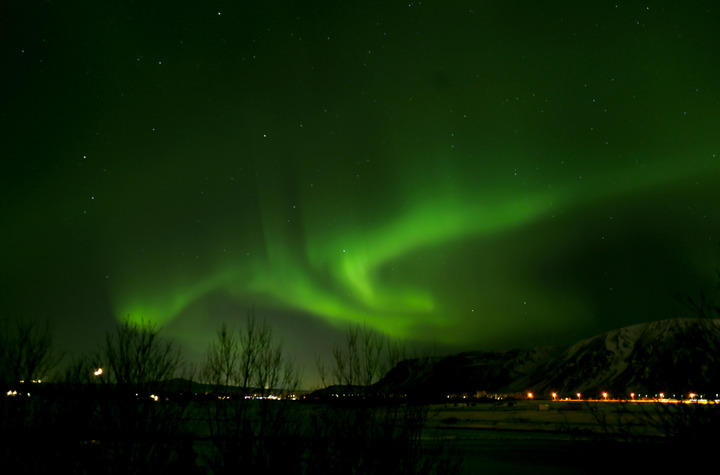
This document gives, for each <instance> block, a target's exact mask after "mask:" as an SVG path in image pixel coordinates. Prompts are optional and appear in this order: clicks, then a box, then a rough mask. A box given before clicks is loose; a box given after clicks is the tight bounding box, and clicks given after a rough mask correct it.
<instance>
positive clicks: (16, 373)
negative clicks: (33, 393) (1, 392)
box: [0, 319, 61, 388]
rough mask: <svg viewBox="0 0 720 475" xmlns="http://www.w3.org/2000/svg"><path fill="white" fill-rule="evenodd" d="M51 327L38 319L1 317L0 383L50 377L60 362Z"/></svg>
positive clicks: (5, 383)
mask: <svg viewBox="0 0 720 475" xmlns="http://www.w3.org/2000/svg"><path fill="white" fill-rule="evenodd" d="M60 359H61V357H60V355H59V354H58V352H57V351H56V350H55V348H54V346H53V338H52V333H51V331H50V326H49V325H48V324H47V323H45V324H42V323H40V322H39V321H37V320H35V319H11V320H0V383H2V384H3V387H4V388H5V387H6V386H7V385H8V384H17V383H19V382H20V381H27V382H30V381H33V380H35V381H37V380H42V379H43V378H46V377H47V376H48V375H49V373H50V371H51V370H52V369H53V368H55V367H56V366H57V365H58V364H59V363H60Z"/></svg>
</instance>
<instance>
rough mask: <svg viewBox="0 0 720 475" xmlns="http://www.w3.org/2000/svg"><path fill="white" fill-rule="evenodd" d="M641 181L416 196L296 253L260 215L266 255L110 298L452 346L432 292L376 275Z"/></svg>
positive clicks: (168, 312)
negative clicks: (232, 305)
mask: <svg viewBox="0 0 720 475" xmlns="http://www.w3.org/2000/svg"><path fill="white" fill-rule="evenodd" d="M670 172H672V174H671V173H670ZM694 173H697V171H696V170H684V174H685V175H686V176H693V174H694ZM681 179H682V177H678V174H677V173H676V172H675V171H674V170H669V171H668V172H664V173H660V174H658V175H657V176H655V177H648V176H644V177H643V180H642V186H643V187H654V186H660V185H666V184H668V183H672V182H675V181H677V180H681ZM639 182H640V180H638V177H637V176H632V175H630V174H627V175H625V176H624V177H623V178H621V179H616V180H615V181H614V182H613V186H612V187H605V186H603V185H604V184H605V182H604V181H603V180H601V179H596V180H595V182H591V181H590V180H586V181H585V182H584V183H580V184H575V183H572V184H569V185H568V186H566V187H565V189H564V190H562V192H561V191H559V190H541V191H535V192H534V193H525V194H524V195H522V196H516V194H515V193H513V192H512V191H508V190H501V191H496V192H494V193H488V194H487V195H488V196H484V195H483V193H482V192H480V191H476V190H462V191H463V192H464V193H458V192H455V193H447V192H441V191H436V192H435V193H429V194H431V195H432V194H434V195H435V197H434V199H428V198H424V199H423V198H422V197H419V196H418V197H416V198H415V199H414V201H413V200H411V202H412V203H414V205H413V206H411V207H410V208H409V209H408V210H407V212H405V213H404V214H401V215H399V216H395V217H394V218H393V219H390V220H389V221H388V222H387V224H386V225H384V226H378V227H375V228H367V229H364V228H362V227H360V226H351V225H349V226H348V228H347V229H344V230H343V229H341V230H340V231H335V232H334V233H327V232H325V233H324V232H323V230H322V229H313V228H312V227H306V228H305V231H304V235H303V236H302V241H301V242H305V247H304V248H302V249H299V248H298V246H297V245H296V244H294V243H293V239H295V236H293V235H292V234H288V233H287V232H286V230H284V229H283V228H282V226H280V225H274V224H273V223H274V222H273V219H272V217H271V216H268V217H267V219H266V226H265V243H266V246H265V247H266V254H265V255H264V256H261V255H260V254H261V253H259V252H257V250H255V251H253V255H254V257H252V258H249V259H245V260H243V261H242V262H238V261H237V260H230V261H227V260H220V259H219V260H218V261H217V263H216V265H215V266H214V267H212V268H211V270H210V271H209V272H207V273H206V275H204V276H202V275H200V276H198V275H197V274H195V275H193V276H192V277H190V276H188V277H186V278H185V279H182V278H177V276H175V277H171V276H170V275H167V274H164V273H160V274H158V275H157V276H156V277H155V278H156V282H155V284H154V285H153V286H152V287H138V286H137V285H136V282H135V281H134V280H133V281H128V282H127V283H126V287H125V288H124V291H122V292H121V293H119V294H118V295H117V297H118V298H117V301H116V306H117V317H118V318H124V317H125V316H130V318H132V319H147V320H150V321H153V322H155V323H159V324H165V323H167V322H169V321H171V320H172V319H174V318H175V317H177V315H179V314H180V313H181V312H182V311H183V310H184V309H186V308H187V307H188V306H189V305H191V304H192V303H193V302H195V301H197V300H199V299H202V298H203V297H204V296H207V295H208V294H210V293H211V292H213V291H224V292H227V293H229V294H231V295H236V296H238V298H240V297H244V298H248V297H249V298H250V299H252V300H253V301H257V302H260V303H263V304H265V305H270V306H276V307H278V308H286V309H295V310H301V311H304V312H307V313H309V314H312V315H315V316H317V317H318V318H321V319H324V320H326V321H327V322H329V323H332V324H342V323H366V324H368V325H370V326H371V327H372V328H375V329H377V330H379V331H382V332H384V333H386V334H388V335H391V336H394V337H403V336H406V335H407V334H409V333H410V332H411V328H412V327H413V326H415V325H417V324H422V325H426V326H427V325H429V326H430V327H433V328H436V329H438V330H440V333H439V334H438V335H439V338H440V339H441V340H443V341H447V342H449V343H455V342H457V340H458V338H461V337H459V336H454V337H453V336H451V335H448V334H445V333H443V331H442V330H441V329H442V328H445V327H449V326H452V324H451V322H452V320H453V318H448V315H447V314H444V313H442V312H447V311H448V309H451V308H453V306H452V304H450V305H449V304H448V302H441V301H439V300H438V299H439V298H440V297H441V296H440V295H438V294H437V292H436V291H435V289H433V288H432V287H427V286H421V285H419V284H416V283H414V282H416V278H415V277H416V276H413V275H412V273H411V274H410V275H405V277H404V279H403V282H402V284H398V282H397V281H393V282H390V281H387V280H383V277H382V272H381V271H382V270H383V269H387V268H388V267H391V266H393V264H394V263H396V262H398V261H401V260H402V259H404V258H405V257H406V256H410V255H414V254H418V255H419V254H422V253H423V252H426V251H428V250H431V249H441V248H443V247H447V246H452V245H453V243H454V242H457V241H458V240H461V239H466V238H472V239H474V240H482V239H484V238H487V237H495V236H498V235H502V234H504V233H512V232H514V230H516V229H520V228H522V227H523V226H527V225H529V224H530V223H533V222H534V221H537V220H543V219H548V218H549V215H550V213H551V209H553V208H558V207H563V205H564V207H565V208H567V209H571V208H572V207H578V206H582V205H583V203H589V202H595V201H596V200H599V199H603V197H606V198H607V199H611V198H612V197H614V196H617V195H618V194H628V193H633V192H637V191H638V186H637V184H638V183H639ZM570 203H572V206H570ZM312 212H313V210H310V211H309V213H312ZM318 212H319V210H318ZM427 272H432V269H429V270H427ZM478 315H479V314H478Z"/></svg>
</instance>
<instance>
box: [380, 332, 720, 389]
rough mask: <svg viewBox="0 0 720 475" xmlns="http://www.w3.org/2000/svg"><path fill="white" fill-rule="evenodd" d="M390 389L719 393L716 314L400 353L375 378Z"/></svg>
mask: <svg viewBox="0 0 720 475" xmlns="http://www.w3.org/2000/svg"><path fill="white" fill-rule="evenodd" d="M376 387H377V389H381V390H382V391H390V392H393V393H403V394H414V395H418V396H429V397H437V396H441V395H443V394H467V395H471V396H472V395H476V394H478V393H479V394H485V393H490V394H492V393H500V394H509V393H525V392H533V393H536V394H538V395H550V394H551V393H557V394H558V395H559V396H560V397H566V396H573V397H574V396H575V395H576V394H577V393H581V394H583V395H586V396H587V397H597V396H599V395H600V394H601V393H602V392H608V393H610V394H611V395H613V396H616V397H625V396H627V395H628V394H630V393H631V392H634V393H636V394H657V393H660V392H663V393H665V394H668V395H670V394H677V395H678V396H679V395H681V394H685V393H688V392H695V393H712V394H713V395H714V394H715V393H716V392H718V393H720V320H707V319H686V318H676V319H669V320H660V321H655V322H651V323H642V324H637V325H632V326H628V327H623V328H619V329H616V330H611V331H608V332H605V333H602V334H600V335H597V336H594V337H592V338H587V339H585V340H582V341H579V342H577V343H575V344H574V345H570V346H540V347H534V348H529V349H513V350H507V351H472V352H464V353H459V354H456V355H451V356H446V357H441V358H419V359H412V360H405V361H402V362H401V363H399V364H398V365H397V366H396V367H395V368H393V369H392V370H391V371H389V372H388V374H387V375H386V376H385V377H384V378H383V379H382V380H381V381H379V382H378V383H377V384H376Z"/></svg>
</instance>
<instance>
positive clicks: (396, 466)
mask: <svg viewBox="0 0 720 475" xmlns="http://www.w3.org/2000/svg"><path fill="white" fill-rule="evenodd" d="M406 349H407V347H406V345H405V344H404V343H402V342H400V343H397V342H391V341H389V340H388V339H387V337H385V336H383V335H381V334H379V333H377V332H375V331H373V330H372V329H369V328H368V327H366V326H358V325H356V326H352V327H350V328H348V330H347V331H346V333H345V339H344V344H338V345H335V347H334V348H333V352H332V359H331V363H330V367H327V366H326V365H325V364H324V363H323V361H322V359H320V358H319V357H316V362H317V364H318V374H319V375H320V377H321V379H322V380H323V384H327V382H328V379H329V382H330V384H331V386H330V388H329V389H330V390H329V391H326V392H327V393H328V394H327V395H328V396H329V398H328V400H327V403H326V404H325V405H324V406H322V408H321V410H318V411H316V412H315V414H314V418H313V420H312V429H313V437H311V438H310V439H309V440H310V442H311V445H310V448H309V450H308V466H309V467H312V469H313V470H314V472H313V473H353V474H379V473H395V474H418V473H419V474H428V473H453V472H456V471H457V470H458V469H459V466H460V464H461V460H460V459H457V458H452V457H449V456H447V453H446V452H445V447H444V446H443V445H442V444H439V443H435V444H433V447H430V446H429V445H427V444H423V435H424V429H425V423H426V420H427V413H428V410H427V407H426V406H422V405H413V404H405V401H404V400H400V399H393V398H388V397H386V396H389V395H385V394H379V393H378V392H377V391H375V390H374V389H373V388H372V386H371V385H372V384H373V383H375V382H377V381H378V380H379V379H380V378H381V377H382V376H384V375H385V374H386V372H387V371H389V369H391V368H392V367H394V366H395V365H396V364H397V363H398V362H399V361H401V360H402V359H404V358H405V356H406ZM327 389H328V388H326V390H327ZM333 392H335V393H336V394H337V397H334V395H333ZM343 393H344V394H345V395H346V396H344V397H343Z"/></svg>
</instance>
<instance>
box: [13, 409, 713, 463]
mask: <svg viewBox="0 0 720 475" xmlns="http://www.w3.org/2000/svg"><path fill="white" fill-rule="evenodd" d="M13 401H15V400H14V399H13ZM23 401H24V402H23ZM31 401H36V399H34V398H26V399H24V400H18V402H23V404H17V405H10V404H6V405H5V406H3V408H4V413H3V414H4V416H5V417H3V418H2V420H0V423H2V424H3V426H4V430H3V431H2V434H1V435H0V439H1V440H2V441H3V443H2V445H1V446H0V447H2V449H3V450H2V452H1V453H0V466H1V467H3V469H0V472H2V473H5V471H4V469H8V470H10V469H14V470H16V472H15V473H65V474H66V473H123V474H124V473H143V472H142V469H143V468H145V469H146V470H145V472H144V473H153V474H156V475H157V474H159V473H173V474H174V475H175V474H178V473H194V474H211V473H238V470H235V468H238V469H239V468H241V466H242V467H244V469H243V470H241V471H247V470H245V469H247V460H253V461H254V462H255V463H256V465H257V466H256V467H254V468H257V469H258V470H256V471H257V472H258V473H278V471H277V470H278V469H282V470H281V471H282V472H283V473H307V474H314V473H322V474H325V473H393V474H397V473H401V472H400V471H399V470H402V469H404V472H403V473H416V470H415V469H414V468H411V469H407V467H408V465H407V463H406V462H407V461H408V460H418V458H423V457H425V456H427V457H430V458H431V459H432V457H433V456H436V454H442V457H444V460H445V461H447V460H450V461H452V462H453V463H448V464H446V465H442V464H440V465H438V464H437V463H436V464H435V465H433V468H432V470H429V471H425V473H443V474H444V475H445V474H449V473H462V474H475V473H491V474H494V475H497V474H522V473H532V474H554V475H557V474H583V473H590V474H595V473H597V474H608V473H638V474H640V473H688V472H692V471H694V470H695V469H700V468H703V469H704V468H705V467H707V466H708V465H709V466H710V467H711V468H712V470H713V471H712V472H711V473H715V470H716V468H717V467H716V465H717V463H716V460H717V456H716V453H717V451H718V449H719V448H720V444H718V441H719V440H720V436H718V431H720V424H719V423H718V421H720V417H718V416H720V405H708V406H704V407H701V406H700V405H678V404H675V405H668V404H665V405H659V404H654V403H617V402H579V401H562V402H560V401H558V402H554V401H530V400H526V401H513V402H496V403H484V404H480V403H477V404H473V403H467V404H465V403H448V404H441V405H431V406H389V409H383V408H382V407H380V408H379V409H378V408H375V407H374V406H370V409H369V410H367V407H366V406H359V407H358V406H347V407H345V406H342V405H341V406H339V407H338V405H325V404H317V403H303V402H277V403H275V402H268V403H263V404H268V405H267V406H261V405H260V404H256V403H249V405H248V406H247V407H246V409H247V410H248V411H250V412H249V413H248V417H249V419H248V420H249V421H250V424H249V427H251V428H252V430H255V428H256V427H257V424H256V420H257V416H258V414H259V413H258V412H257V410H258V409H259V408H260V407H267V408H285V409H287V411H288V412H287V414H286V415H287V416H288V420H289V421H291V422H292V423H293V424H294V427H295V429H296V432H295V434H296V435H293V436H292V437H291V438H288V437H284V438H283V437H276V436H274V435H271V436H270V437H269V438H267V439H265V443H264V444H263V443H262V441H261V442H260V445H258V447H260V449H261V450H262V451H263V452H262V453H263V454H265V456H266V457H267V458H266V459H259V458H257V457H255V458H248V457H245V458H242V457H236V455H237V454H238V453H241V452H243V451H244V450H245V449H247V448H248V447H249V446H250V445H253V444H257V442H258V440H259V439H258V437H257V435H254V434H249V435H247V437H246V438H242V436H241V437H240V438H238V437H236V436H230V437H228V438H227V442H228V444H229V445H228V452H227V453H229V454H230V458H231V459H238V460H240V461H241V464H240V465H238V466H237V467H231V466H229V465H227V463H228V462H227V461H225V462H223V461H222V460H221V459H219V458H218V452H217V450H218V446H217V439H216V438H213V435H212V434H211V432H212V431H211V430H210V426H211V425H210V423H209V421H210V419H209V414H210V413H209V412H208V406H207V405H206V404H203V403H191V404H190V407H189V408H188V410H187V411H185V412H184V414H183V416H181V417H182V421H180V422H182V424H180V425H178V427H180V426H182V427H183V428H184V429H183V431H182V432H173V431H172V430H167V431H165V432H163V434H164V435H162V436H161V437H160V438H155V436H151V437H150V438H148V439H147V440H144V441H143V439H142V437H138V435H137V434H140V433H143V432H142V431H140V432H138V431H137V430H135V432H133V433H132V434H133V435H130V433H129V432H128V433H127V435H126V436H125V437H118V432H117V430H116V429H115V427H123V426H125V425H127V422H134V423H138V422H139V423H141V424H145V422H146V421H147V420H150V419H148V416H147V414H150V415H153V414H154V416H153V417H156V419H155V420H156V424H165V423H166V422H167V421H168V420H169V419H168V418H167V417H166V415H168V414H169V415H171V414H172V411H170V412H157V413H156V412H147V413H144V412H143V413H137V414H136V416H138V417H137V418H136V420H134V421H128V418H127V417H126V416H127V415H128V414H131V413H136V412H137V411H136V409H137V408H138V407H145V408H146V409H148V410H150V409H152V410H153V411H155V410H156V409H158V408H160V409H162V408H164V407H166V408H168V409H169V410H172V409H173V407H174V406H173V405H172V404H169V405H168V404H164V403H159V404H158V405H156V404H155V403H147V404H146V405H140V404H139V403H138V405H136V404H132V405H129V406H126V407H124V409H127V411H126V412H124V413H123V414H125V416H124V417H121V418H118V419H117V420H110V419H108V418H105V417H102V418H99V419H98V418H96V417H95V418H92V417H89V414H88V412H92V414H95V413H96V412H97V411H98V410H100V409H101V408H102V407H101V406H97V407H95V408H94V409H93V411H86V410H84V408H85V407H86V406H88V405H89V402H87V401H86V402H83V403H82V404H77V407H76V408H75V409H76V410H75V412H72V413H71V412H68V411H67V409H68V408H67V407H65V406H59V407H61V408H62V409H63V411H54V412H53V411H50V410H47V408H46V409H43V405H42V404H40V405H38V404H35V403H32V404H31ZM6 402H7V401H6ZM224 404H225V403H220V407H225V406H224ZM228 404H233V403H228ZM237 404H240V403H237ZM51 407H55V406H54V405H51ZM210 407H215V406H210ZM78 408H80V409H82V410H80V409H78ZM119 408H120V406H115V405H112V404H111V405H109V406H108V407H107V408H105V409H108V412H106V413H102V412H101V414H107V415H112V414H113V413H112V412H111V411H109V409H114V410H116V409H119ZM418 409H420V411H419V413H424V412H425V410H427V418H426V419H425V418H421V419H408V420H409V421H410V422H411V423H412V422H413V421H415V420H417V421H419V425H417V426H412V424H411V426H412V427H415V429H412V431H411V433H412V434H415V435H414V436H413V440H419V441H420V442H419V445H418V446H417V448H413V447H415V446H413V445H412V444H411V445H410V446H408V445H407V444H406V443H405V442H406V441H407V439H403V437H399V438H398V437H395V436H393V437H390V438H388V437H386V436H383V435H382V434H383V432H382V431H380V432H378V431H377V430H376V429H377V428H378V427H380V426H381V424H383V423H388V421H390V424H391V425H392V427H394V428H395V429H393V430H395V433H397V428H398V427H401V425H398V424H397V423H396V422H395V421H397V420H398V419H397V417H400V418H401V420H403V419H402V418H404V417H406V416H405V415H402V414H406V415H407V414H415V413H416V412H417V411H418ZM31 410H32V411H36V413H37V415H36V416H34V417H30V416H31V415H32V411H31ZM397 410H399V411H400V412H394V411H397ZM388 411H389V412H388ZM82 414H85V415H86V416H88V417H86V419H82V418H80V417H79V416H80V415H82ZM387 414H394V415H391V416H389V418H388V416H387ZM397 414H401V415H400V416H398V415H397ZM48 415H52V418H48V417H47V416H48ZM8 416H13V417H15V418H16V419H17V421H16V422H17V423H16V424H15V425H14V426H11V425H10V422H11V421H10V419H9V418H8ZM83 420H86V421H96V423H95V425H93V424H88V425H85V426H83V423H82V421H83ZM23 421H25V423H23V424H21V423H22V422H23ZM27 421H30V422H32V424H29V425H28V424H27V423H26V422H27ZM98 421H99V422H98ZM318 421H320V422H318ZM106 422H107V424H105V423H106ZM111 422H112V423H113V425H110V423H111ZM98 424H99V425H98ZM133 427H134V428H135V429H137V424H134V425H133ZM169 427H170V429H172V426H169ZM143 430H144V429H143ZM391 432H392V431H391ZM145 433H148V432H145ZM148 434H149V433H148ZM223 440H225V439H223ZM143 444H144V445H143ZM343 444H344V445H343ZM166 446H167V447H170V448H169V451H167V456H165V455H162V453H159V452H158V450H162V449H163V447H166ZM396 447H397V448H399V449H400V450H406V454H407V455H406V457H405V458H402V455H398V454H401V453H400V452H398V451H397V450H396V449H395V448H396ZM144 448H152V450H151V451H147V450H145V451H144ZM123 450H125V452H123ZM418 450H420V452H418ZM383 451H384V452H383ZM419 454H425V455H423V456H421V457H418V455H419ZM427 454H431V455H427ZM133 455H134V456H137V455H139V456H140V457H141V458H140V459H139V460H140V463H139V464H138V463H135V462H133V463H130V462H131V461H130V459H128V457H129V456H133ZM146 457H151V458H152V461H154V462H155V465H154V466H153V465H152V464H148V463H145V462H144V461H143V460H144V459H145V458H146ZM353 457H354V458H353ZM383 457H388V459H393V460H394V461H395V463H396V466H395V467H394V468H393V469H390V467H389V466H388V465H387V464H386V463H385V460H386V459H384V458H383ZM442 457H441V458H442ZM170 458H172V459H173V462H172V465H168V464H167V461H168V460H169V459H170ZM369 459H370V461H368V460H369ZM148 460H150V459H148ZM433 460H435V461H436V462H437V460H439V459H438V458H435V459H433ZM363 461H364V463H365V464H366V467H367V468H363V469H358V467H357V465H358V464H361V463H363ZM123 462H128V463H127V464H124V465H123ZM454 462H461V463H460V465H459V471H458V470H455V469H456V468H457V465H456V463H454ZM218 464H219V465H218ZM211 467H216V468H217V470H213V469H211ZM411 467H414V466H413V465H411ZM8 473H10V472H8Z"/></svg>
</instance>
